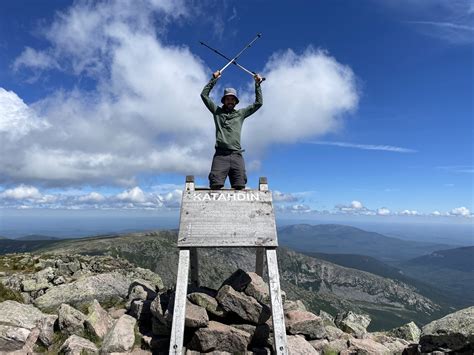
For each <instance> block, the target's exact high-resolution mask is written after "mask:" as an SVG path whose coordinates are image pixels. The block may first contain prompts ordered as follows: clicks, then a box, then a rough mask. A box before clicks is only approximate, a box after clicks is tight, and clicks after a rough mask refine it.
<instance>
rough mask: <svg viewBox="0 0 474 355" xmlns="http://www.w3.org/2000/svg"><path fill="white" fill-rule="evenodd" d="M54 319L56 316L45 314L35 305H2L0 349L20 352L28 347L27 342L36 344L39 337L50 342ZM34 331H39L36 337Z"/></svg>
mask: <svg viewBox="0 0 474 355" xmlns="http://www.w3.org/2000/svg"><path fill="white" fill-rule="evenodd" d="M53 319H56V316H52V315H49V314H44V313H43V312H41V311H40V310H39V309H37V308H35V307H34V306H33V305H27V304H22V303H18V302H16V301H4V302H2V303H0V349H2V350H5V351H6V350H8V351H13V350H20V349H22V348H23V347H24V346H27V345H28V344H27V341H29V342H31V341H33V340H34V341H33V344H34V343H35V342H36V339H37V338H38V337H41V338H42V339H45V342H48V341H47V339H48V338H49V337H50V334H51V332H52V331H53V329H52V327H53V324H54V321H53ZM34 329H37V330H38V331H37V333H38V334H37V335H36V336H35V334H36V332H33V330H34ZM33 338H35V339H33ZM42 341H43V340H42Z"/></svg>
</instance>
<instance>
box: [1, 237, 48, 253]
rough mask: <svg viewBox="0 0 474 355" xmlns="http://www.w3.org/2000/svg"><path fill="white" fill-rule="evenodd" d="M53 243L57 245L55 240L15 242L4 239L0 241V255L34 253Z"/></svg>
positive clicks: (15, 240)
mask: <svg viewBox="0 0 474 355" xmlns="http://www.w3.org/2000/svg"><path fill="white" fill-rule="evenodd" d="M54 243H57V240H17V239H7V238H4V239H0V255H2V254H8V253H23V252H29V251H34V250H38V249H39V248H42V247H45V246H48V245H53V244H54Z"/></svg>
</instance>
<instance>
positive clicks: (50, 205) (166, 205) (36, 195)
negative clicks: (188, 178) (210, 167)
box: [0, 185, 182, 210]
mask: <svg viewBox="0 0 474 355" xmlns="http://www.w3.org/2000/svg"><path fill="white" fill-rule="evenodd" d="M159 190H160V192H156V191H149V192H148V191H143V190H142V189H141V188H140V187H138V186H135V187H133V188H131V189H127V190H124V191H122V192H119V193H116V194H104V193H100V192H97V191H92V192H89V193H84V192H81V191H80V190H71V191H64V192H60V193H58V192H55V193H52V194H48V193H43V192H41V191H40V190H38V189H37V188H36V187H33V186H25V185H20V186H17V187H15V188H11V189H7V190H4V191H2V192H0V208H16V209H22V208H45V209H74V210H78V209H154V210H155V209H177V208H179V206H180V204H181V195H182V192H181V190H176V189H172V190H170V189H169V188H168V186H167V185H163V186H162V187H160V188H159Z"/></svg>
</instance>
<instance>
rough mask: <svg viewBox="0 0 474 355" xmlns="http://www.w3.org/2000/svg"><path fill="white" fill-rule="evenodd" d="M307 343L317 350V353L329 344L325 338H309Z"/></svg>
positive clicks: (321, 351) (320, 352)
mask: <svg viewBox="0 0 474 355" xmlns="http://www.w3.org/2000/svg"><path fill="white" fill-rule="evenodd" d="M309 343H310V344H311V346H312V347H313V348H314V350H316V351H317V352H318V354H322V353H323V351H324V348H325V347H326V346H327V345H328V344H329V341H328V340H327V339H318V340H310V341H309Z"/></svg>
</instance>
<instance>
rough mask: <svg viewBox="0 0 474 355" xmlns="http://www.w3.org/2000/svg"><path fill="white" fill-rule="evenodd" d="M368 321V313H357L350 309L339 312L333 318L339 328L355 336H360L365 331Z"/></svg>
mask: <svg viewBox="0 0 474 355" xmlns="http://www.w3.org/2000/svg"><path fill="white" fill-rule="evenodd" d="M370 321H371V319H370V317H369V316H368V315H364V314H357V313H354V312H352V311H348V312H343V313H339V314H338V315H337V317H336V319H335V323H336V325H337V327H338V328H339V329H341V330H343V331H344V332H346V333H350V334H353V335H354V336H356V337H362V336H363V335H364V334H366V333H367V327H368V326H369V324H370Z"/></svg>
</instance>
